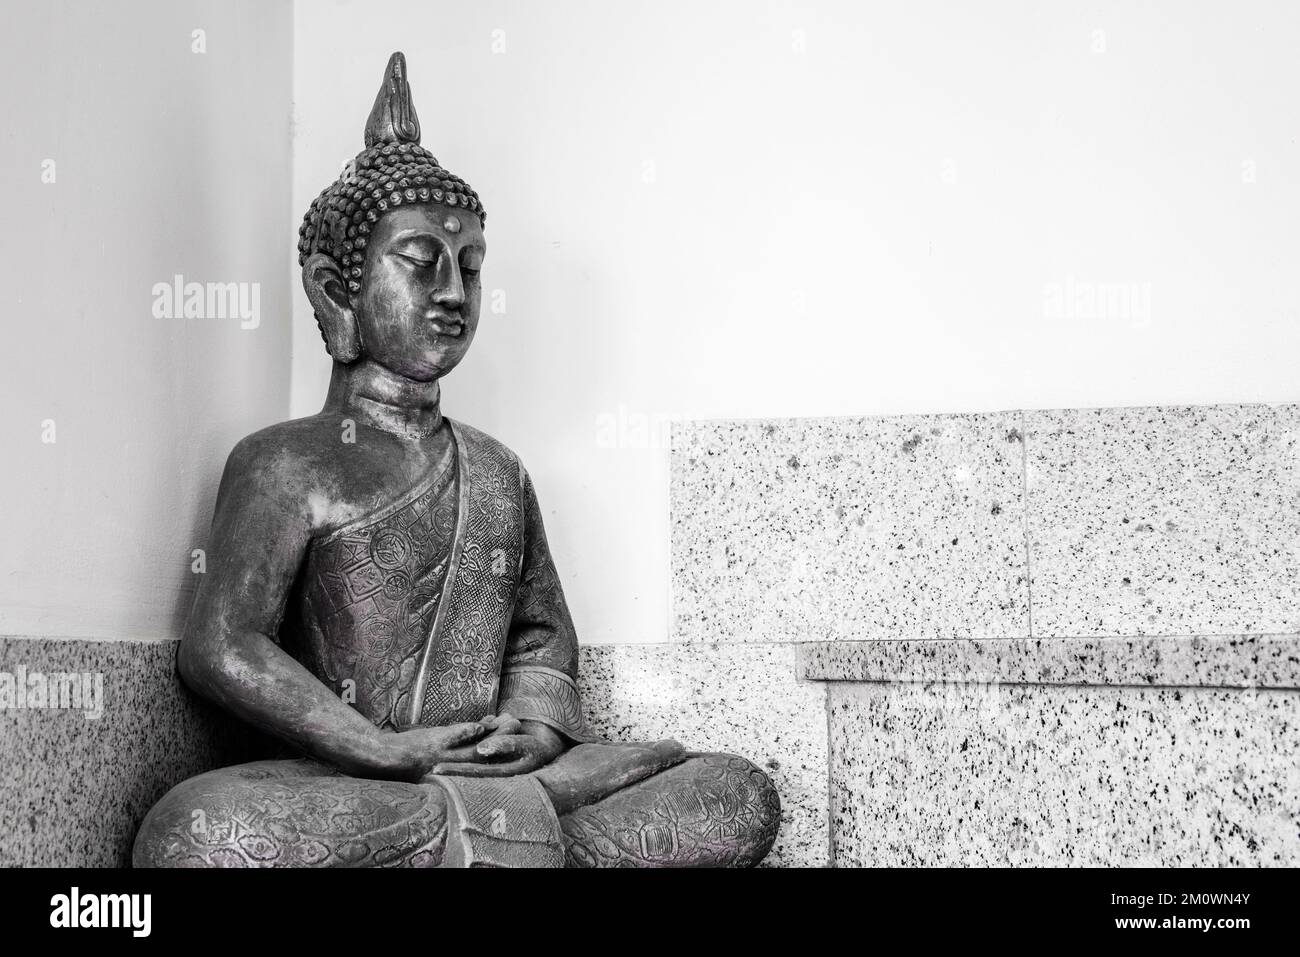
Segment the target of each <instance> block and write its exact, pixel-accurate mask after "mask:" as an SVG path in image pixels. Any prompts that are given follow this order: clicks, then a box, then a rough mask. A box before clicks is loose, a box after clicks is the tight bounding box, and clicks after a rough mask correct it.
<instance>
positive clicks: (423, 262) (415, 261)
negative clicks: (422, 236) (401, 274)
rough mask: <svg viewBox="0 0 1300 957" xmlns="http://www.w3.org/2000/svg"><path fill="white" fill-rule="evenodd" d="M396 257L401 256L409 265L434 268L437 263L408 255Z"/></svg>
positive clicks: (401, 254) (403, 254)
mask: <svg viewBox="0 0 1300 957" xmlns="http://www.w3.org/2000/svg"><path fill="white" fill-rule="evenodd" d="M396 255H398V256H401V257H402V258H403V259H405V260H406V261H407V262H408V263H411V264H412V265H415V266H432V265H433V264H434V262H435V260H432V259H421V258H420V257H419V256H411V255H409V254H407V253H396Z"/></svg>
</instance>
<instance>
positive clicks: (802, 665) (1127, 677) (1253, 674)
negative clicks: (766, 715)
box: [797, 635, 1300, 690]
mask: <svg viewBox="0 0 1300 957" xmlns="http://www.w3.org/2000/svg"><path fill="white" fill-rule="evenodd" d="M797 667H798V671H799V675H800V677H803V678H807V679H811V680H814V681H855V682H875V683H925V682H953V683H965V684H993V683H998V684H1030V685H1112V686H1128V687H1168V688H1187V687H1205V688H1268V689H1285V690H1292V689H1300V635H1228V636H1189V637H1181V638H1179V637H1159V638H1011V639H947V640H938V641H890V640H877V641H853V642H842V641H841V642H830V641H822V642H808V643H805V644H802V645H800V646H799V649H798V666H797Z"/></svg>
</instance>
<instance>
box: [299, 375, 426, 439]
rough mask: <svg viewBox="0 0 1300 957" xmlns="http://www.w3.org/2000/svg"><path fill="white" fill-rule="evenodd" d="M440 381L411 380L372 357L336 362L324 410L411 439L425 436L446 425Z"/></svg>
mask: <svg viewBox="0 0 1300 957" xmlns="http://www.w3.org/2000/svg"><path fill="white" fill-rule="evenodd" d="M441 392H442V390H441V389H440V387H439V385H438V380H437V379H434V380H432V381H430V382H417V381H416V380H415V379H407V378H406V377H404V376H400V375H398V374H397V373H396V372H392V371H391V370H389V369H385V368H384V367H383V366H381V365H379V364H378V363H376V362H372V361H371V360H370V359H360V360H358V361H356V362H352V363H348V364H347V365H344V364H343V363H341V362H336V363H334V371H333V372H332V373H331V374H330V388H329V393H328V395H327V396H326V398H325V408H324V409H323V410H322V411H324V412H333V413H337V414H339V415H344V416H350V417H352V418H354V419H356V420H357V421H358V422H362V423H364V424H366V425H369V426H372V427H373V428H376V429H381V430H383V431H384V432H391V433H393V434H394V435H400V436H402V437H403V438H408V439H422V438H425V437H427V436H430V435H432V434H433V433H435V432H437V431H438V429H439V428H440V427H441V426H442V410H441V409H440V408H439V400H440V398H441Z"/></svg>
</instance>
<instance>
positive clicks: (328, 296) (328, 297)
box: [302, 253, 361, 364]
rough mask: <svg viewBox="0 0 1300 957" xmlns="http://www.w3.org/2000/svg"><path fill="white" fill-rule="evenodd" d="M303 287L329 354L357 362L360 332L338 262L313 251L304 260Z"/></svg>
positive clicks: (344, 361)
mask: <svg viewBox="0 0 1300 957" xmlns="http://www.w3.org/2000/svg"><path fill="white" fill-rule="evenodd" d="M302 288H303V289H304V290H306V292H307V299H308V300H309V301H310V302H311V308H312V311H313V312H315V313H316V320H317V321H318V322H319V323H320V325H321V331H322V332H323V333H325V347H326V348H327V349H328V350H329V354H330V355H331V356H332V357H333V358H334V359H335V360H336V361H338V362H342V363H345V364H346V363H349V362H354V361H355V360H356V358H357V356H359V355H361V334H360V332H359V330H358V329H357V315H356V313H355V312H354V311H353V309H352V301H351V299H349V297H348V289H347V283H345V282H344V281H343V273H342V272H341V271H340V270H339V266H338V263H336V262H335V261H334V260H333V259H332V258H330V257H329V256H327V255H325V254H324V253H314V254H313V255H312V256H311V257H310V258H309V259H308V260H307V261H306V262H305V263H303V264H302Z"/></svg>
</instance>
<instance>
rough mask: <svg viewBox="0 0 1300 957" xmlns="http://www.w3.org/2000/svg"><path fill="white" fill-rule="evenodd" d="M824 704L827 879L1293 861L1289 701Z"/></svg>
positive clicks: (1295, 832)
mask: <svg viewBox="0 0 1300 957" xmlns="http://www.w3.org/2000/svg"><path fill="white" fill-rule="evenodd" d="M829 694H830V708H831V761H830V767H831V817H832V834H833V844H834V850H833V855H834V862H835V864H836V865H837V866H855V865H873V866H905V865H912V866H915V865H921V866H988V865H993V866H1027V865H1035V866H1049V865H1063V866H1064V865H1089V866H1107V867H1110V866H1153V867H1170V866H1184V865H1195V866H1233V867H1237V866H1263V865H1289V866H1295V865H1296V864H1300V827H1298V824H1300V763H1298V762H1297V761H1296V759H1295V756H1296V754H1297V752H1298V751H1300V720H1297V719H1298V718H1300V692H1295V691H1253V690H1249V691H1239V690H1223V689H1208V688H1196V689H1177V688H1118V687H1097V688H1078V687H1061V686H1035V685H1018V686H1009V685H973V684H949V685H938V684H929V685H926V684H831V685H830V686H829Z"/></svg>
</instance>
